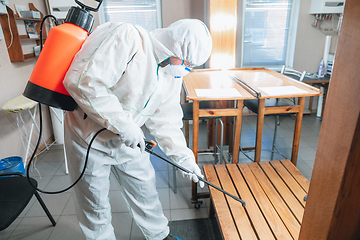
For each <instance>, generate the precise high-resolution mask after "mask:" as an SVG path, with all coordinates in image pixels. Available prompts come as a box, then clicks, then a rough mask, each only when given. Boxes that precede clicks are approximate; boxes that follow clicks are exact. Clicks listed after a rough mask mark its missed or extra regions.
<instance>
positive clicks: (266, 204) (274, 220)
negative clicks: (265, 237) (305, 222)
mask: <svg viewBox="0 0 360 240" xmlns="http://www.w3.org/2000/svg"><path fill="white" fill-rule="evenodd" d="M254 164H257V163H254ZM249 165H250V164H238V167H239V169H240V171H241V173H242V175H243V176H244V178H245V180H246V182H247V184H248V186H249V188H250V190H251V192H252V194H253V195H254V197H255V200H256V202H257V203H258V205H259V207H260V209H261V211H262V213H263V214H264V217H265V218H266V221H267V222H268V224H269V226H270V227H271V229H272V231H273V233H274V235H275V237H276V238H278V239H292V237H291V235H290V233H289V232H288V230H287V228H286V227H285V225H284V223H283V222H282V220H281V219H280V217H279V215H278V214H277V212H276V210H275V209H274V207H273V205H272V203H271V202H270V200H269V199H268V197H267V196H266V194H265V192H264V191H263V189H262V187H261V186H260V184H259V182H258V181H257V179H256V178H255V176H254V174H253V172H252V171H251V170H250V168H249Z"/></svg>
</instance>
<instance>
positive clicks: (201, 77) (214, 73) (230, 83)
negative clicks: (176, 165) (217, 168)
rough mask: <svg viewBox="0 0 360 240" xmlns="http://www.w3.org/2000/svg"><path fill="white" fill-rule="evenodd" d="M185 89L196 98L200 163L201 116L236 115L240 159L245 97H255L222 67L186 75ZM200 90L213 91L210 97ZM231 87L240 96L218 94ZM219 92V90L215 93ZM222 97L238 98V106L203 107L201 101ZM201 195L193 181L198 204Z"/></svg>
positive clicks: (188, 96) (195, 127)
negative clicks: (199, 93) (198, 92)
mask: <svg viewBox="0 0 360 240" xmlns="http://www.w3.org/2000/svg"><path fill="white" fill-rule="evenodd" d="M183 84H184V89H185V92H186V100H187V101H193V152H194V155H195V159H196V163H197V162H198V152H199V148H198V142H199V117H213V116H233V117H236V123H235V137H234V144H233V145H234V148H233V149H234V151H233V159H238V156H239V146H240V134H241V119H242V111H243V100H244V99H255V97H254V96H253V95H252V94H250V93H249V92H248V91H247V90H246V89H244V88H243V87H242V86H240V85H239V84H237V83H236V82H235V81H234V80H233V79H231V78H230V77H229V76H228V75H227V74H226V72H223V71H221V70H209V69H208V70H193V71H191V72H190V73H189V74H188V75H186V76H185V77H184V78H183ZM197 89H202V90H205V91H209V94H208V95H207V96H203V95H202V96H198V94H197V93H196V91H197ZM229 89H232V90H234V89H236V90H237V92H238V93H240V95H239V96H229V95H227V96H221V97H219V95H217V93H219V92H221V91H226V90H229ZM214 91H215V92H214ZM219 100H236V102H237V103H236V106H234V108H212V109H199V102H200V101H219ZM198 198H202V194H197V185H196V183H193V188H192V203H196V202H197V201H198V200H197V199H198Z"/></svg>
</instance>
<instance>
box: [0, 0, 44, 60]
mask: <svg viewBox="0 0 360 240" xmlns="http://www.w3.org/2000/svg"><path fill="white" fill-rule="evenodd" d="M6 8H7V12H8V14H5V15H0V23H1V27H2V29H3V33H4V38H5V42H6V46H7V47H8V49H7V50H8V53H9V58H10V61H11V62H25V61H26V60H31V59H36V57H35V53H34V52H30V53H24V52H23V49H22V44H23V43H24V42H25V41H31V42H33V43H34V46H36V45H37V46H40V38H29V36H28V35H27V34H25V35H20V34H19V31H18V27H17V24H18V23H20V21H24V20H29V21H34V22H35V23H36V27H35V28H36V32H37V33H38V35H39V36H40V25H41V21H42V18H43V17H44V15H43V14H42V13H41V12H40V11H39V10H37V9H36V8H35V6H34V5H33V4H32V3H29V9H30V10H31V11H38V12H40V15H41V18H40V19H33V18H21V17H19V15H17V14H16V13H14V11H13V10H12V9H11V8H9V7H6ZM45 35H46V31H43V39H45V38H46V36H45ZM9 46H10V47H9Z"/></svg>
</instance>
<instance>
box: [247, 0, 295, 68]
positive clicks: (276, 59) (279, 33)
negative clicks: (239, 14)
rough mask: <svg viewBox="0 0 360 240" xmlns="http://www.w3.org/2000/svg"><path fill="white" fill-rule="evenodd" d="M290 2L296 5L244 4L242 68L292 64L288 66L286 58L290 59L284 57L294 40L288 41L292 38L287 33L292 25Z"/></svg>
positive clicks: (285, 1) (277, 0)
mask: <svg viewBox="0 0 360 240" xmlns="http://www.w3.org/2000/svg"><path fill="white" fill-rule="evenodd" d="M293 2H296V1H293V0H245V1H244V27H243V31H244V32H243V50H242V66H243V67H279V66H282V65H288V66H289V65H292V60H290V61H291V64H289V62H288V61H289V59H288V58H289V57H290V58H293V56H289V54H288V53H289V52H291V51H292V50H291V47H292V46H293V44H294V43H295V37H293V38H289V36H291V35H293V34H292V31H290V30H291V25H292V22H293V21H294V20H293V19H292V12H293V11H294V8H293ZM294 4H295V3H294ZM294 32H295V31H294ZM292 42H293V43H292ZM287 60H288V61H287Z"/></svg>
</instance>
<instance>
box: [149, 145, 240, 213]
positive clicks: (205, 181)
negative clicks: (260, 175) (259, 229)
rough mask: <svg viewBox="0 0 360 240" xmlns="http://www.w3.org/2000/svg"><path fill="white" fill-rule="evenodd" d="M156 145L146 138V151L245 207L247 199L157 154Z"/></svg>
mask: <svg viewBox="0 0 360 240" xmlns="http://www.w3.org/2000/svg"><path fill="white" fill-rule="evenodd" d="M156 145H157V144H156V142H155V141H153V140H150V141H149V140H145V151H146V152H148V153H150V154H152V155H154V156H156V157H158V158H160V159H161V160H164V161H165V162H167V163H170V164H171V165H173V166H174V167H177V168H179V169H180V170H182V171H184V172H186V173H190V174H194V175H195V176H196V177H197V178H198V179H199V180H200V181H203V182H204V183H206V184H208V185H209V186H211V187H213V188H215V189H216V190H218V191H220V192H222V193H225V194H226V195H228V196H230V197H232V198H233V199H235V200H236V201H238V202H241V204H242V206H243V207H245V201H244V200H242V199H240V198H238V197H236V196H234V195H232V194H230V193H228V192H226V191H225V190H223V189H221V188H219V187H218V186H216V185H214V184H212V183H211V182H208V181H207V180H205V179H204V178H202V177H200V176H199V175H197V174H196V173H193V172H192V171H190V170H188V169H186V168H184V167H183V166H181V165H179V164H177V163H176V162H174V161H171V160H169V159H166V158H164V157H162V156H161V155H159V154H157V153H156V152H154V151H153V150H152V148H153V147H156Z"/></svg>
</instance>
